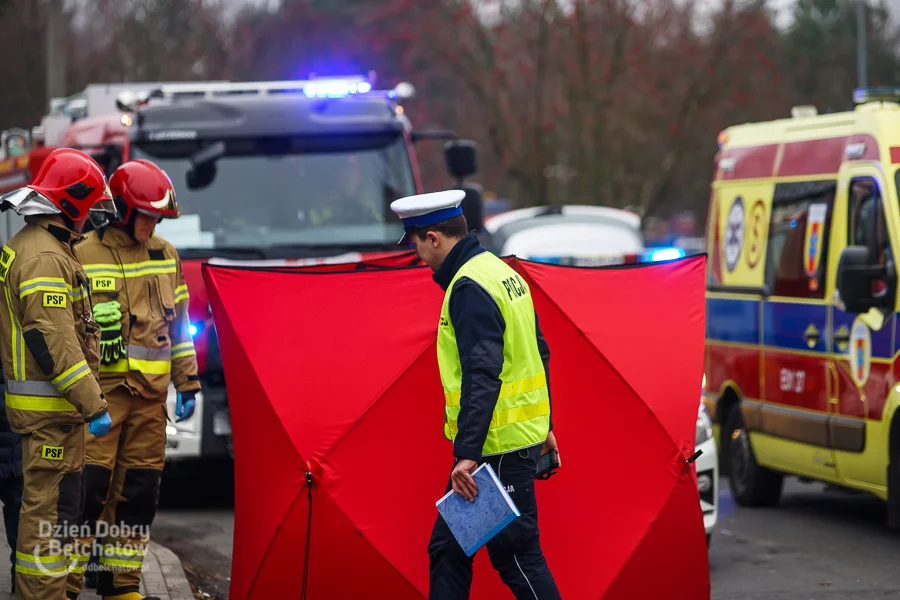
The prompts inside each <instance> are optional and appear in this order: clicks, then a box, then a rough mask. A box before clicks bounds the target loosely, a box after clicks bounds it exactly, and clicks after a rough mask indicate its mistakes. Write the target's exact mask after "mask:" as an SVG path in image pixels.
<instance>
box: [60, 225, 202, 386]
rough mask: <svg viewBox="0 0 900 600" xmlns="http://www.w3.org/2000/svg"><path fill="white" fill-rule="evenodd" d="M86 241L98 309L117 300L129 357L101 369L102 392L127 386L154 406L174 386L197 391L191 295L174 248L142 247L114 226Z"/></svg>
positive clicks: (155, 241)
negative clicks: (150, 400) (170, 384)
mask: <svg viewBox="0 0 900 600" xmlns="http://www.w3.org/2000/svg"><path fill="white" fill-rule="evenodd" d="M85 238H86V239H85V240H84V242H82V243H81V244H79V245H78V247H77V248H76V255H77V256H78V259H79V260H80V261H81V263H82V264H83V265H84V270H85V273H86V274H87V277H88V281H89V286H90V291H91V296H92V298H93V302H94V305H95V306H96V305H97V304H99V303H101V302H110V301H112V300H115V301H117V302H118V303H119V305H120V309H119V310H120V311H121V312H122V339H123V340H124V343H125V350H126V357H125V358H122V359H121V360H119V361H118V362H117V363H113V364H110V365H100V384H101V386H102V387H103V390H104V391H107V392H108V391H110V390H112V389H114V388H116V387H118V386H124V387H125V388H127V389H129V390H132V391H133V392H135V393H137V394H139V395H141V396H144V397H145V398H148V399H152V400H164V399H165V396H166V391H167V390H168V387H169V382H170V381H171V382H172V383H173V384H174V385H175V389H176V390H178V391H180V392H183V391H189V390H193V391H196V390H199V389H200V382H199V380H198V378H197V357H196V353H195V352H194V343H193V340H192V339H191V334H190V320H189V317H188V291H187V286H186V285H185V283H184V277H183V275H182V273H181V261H180V260H179V258H178V252H177V251H176V250H175V247H174V246H172V244H170V243H169V242H167V241H166V240H164V239H162V238H160V237H158V236H156V235H154V236H152V237H151V238H150V239H149V240H148V241H147V242H146V243H144V244H140V243H138V242H136V241H135V240H134V239H132V238H131V236H130V235H128V233H127V232H125V231H124V230H123V229H121V228H119V227H116V226H112V225H110V226H108V227H105V228H104V229H102V230H101V231H99V232H98V231H92V232H90V233H88V234H87V235H86V236H85Z"/></svg>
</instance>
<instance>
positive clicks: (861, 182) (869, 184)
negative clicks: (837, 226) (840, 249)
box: [847, 177, 891, 265]
mask: <svg viewBox="0 0 900 600" xmlns="http://www.w3.org/2000/svg"><path fill="white" fill-rule="evenodd" d="M848 201H849V211H848V215H849V218H848V219H847V228H848V231H847V244H848V245H850V246H866V247H867V248H869V250H870V252H871V257H872V262H873V263H875V264H881V265H884V264H887V261H888V259H889V258H890V252H891V243H890V240H889V239H888V231H887V220H886V219H885V217H884V206H883V205H882V202H881V191H880V188H879V186H878V182H877V181H875V180H874V179H872V178H871V177H862V178H859V179H854V180H853V181H851V182H850V192H849V194H848Z"/></svg>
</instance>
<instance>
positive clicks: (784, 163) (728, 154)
mask: <svg viewBox="0 0 900 600" xmlns="http://www.w3.org/2000/svg"><path fill="white" fill-rule="evenodd" d="M850 144H865V149H864V151H863V154H862V156H860V157H859V158H856V159H854V160H876V161H877V160H879V158H880V152H879V150H878V142H877V140H876V139H875V137H874V136H871V135H869V134H858V135H851V136H841V137H834V138H826V139H822V140H809V141H805V142H790V143H787V144H767V145H762V146H746V147H743V148H725V149H723V151H722V153H721V157H720V158H719V161H718V169H717V173H716V179H717V180H719V181H730V180H735V179H760V178H765V177H774V176H777V177H802V176H807V175H836V174H837V172H838V171H839V170H840V168H841V164H842V163H843V162H844V160H847V159H846V149H847V146H848V145H850ZM782 145H783V146H784V149H783V151H782V153H781V159H780V160H778V161H777V164H776V160H777V158H778V148H779V146H782ZM726 159H727V160H728V161H731V160H734V166H733V168H731V169H730V170H728V171H726V170H725V169H723V168H722V163H723V161H725V160H726ZM726 164H727V162H726Z"/></svg>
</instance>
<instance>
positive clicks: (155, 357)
mask: <svg viewBox="0 0 900 600" xmlns="http://www.w3.org/2000/svg"><path fill="white" fill-rule="evenodd" d="M109 186H110V190H111V191H112V195H113V199H114V201H115V204H116V208H117V210H118V218H117V219H116V220H114V221H113V222H112V223H110V225H109V226H108V227H104V228H102V229H98V230H96V231H92V232H90V233H89V234H87V236H86V239H85V241H84V242H83V243H82V244H79V246H78V248H77V250H76V255H77V256H78V259H79V260H80V261H81V262H82V264H83V265H84V269H85V272H86V273H87V276H88V279H89V282H90V290H91V295H92V298H93V301H94V315H95V318H96V319H97V322H98V323H99V324H100V328H101V330H100V332H101V342H100V349H101V362H100V384H101V387H102V389H103V392H104V393H105V394H106V397H107V401H108V402H109V412H110V413H111V414H112V417H113V422H114V426H113V428H112V430H111V431H110V433H109V435H107V436H106V437H104V438H103V439H99V440H92V441H90V442H88V443H87V444H86V447H85V462H86V466H85V469H84V473H85V487H86V489H87V494H86V502H85V521H86V525H87V526H88V527H90V528H92V529H91V531H89V532H88V531H86V532H85V533H86V534H88V535H86V536H85V537H83V538H81V539H80V540H79V541H80V542H81V545H82V548H83V549H84V551H83V552H81V555H80V557H79V558H80V560H82V561H87V560H88V559H89V558H90V556H89V554H90V553H89V552H88V550H89V549H90V547H91V542H92V541H93V538H94V535H98V534H99V535H100V536H104V534H106V535H105V539H104V540H103V542H102V544H101V548H102V555H101V556H100V561H99V562H100V566H101V569H100V572H99V574H98V580H97V592H98V593H99V594H100V595H101V596H102V597H103V598H104V600H153V599H154V598H155V597H147V598H145V597H144V596H142V595H141V594H140V583H141V568H142V566H143V559H144V555H145V554H146V550H147V544H148V543H149V533H150V526H151V524H152V522H153V520H154V517H155V514H156V508H157V500H158V496H159V485H160V477H161V475H162V470H163V467H164V465H165V452H166V411H165V402H166V397H167V394H168V389H169V382H170V381H171V382H172V383H173V384H174V386H175V389H176V391H177V393H178V400H177V403H176V420H178V421H181V420H184V419H186V418H189V417H190V416H191V415H192V413H193V411H194V404H195V400H194V395H195V393H196V391H197V390H199V389H200V381H199V378H198V376H197V358H196V353H195V351H194V343H193V341H192V339H191V334H190V322H189V319H188V310H187V308H188V290H187V285H185V283H184V277H183V276H182V272H181V262H180V261H179V258H178V253H177V251H176V250H175V248H174V247H173V246H172V244H170V243H169V242H167V241H166V240H164V239H162V238H161V237H159V236H157V235H154V230H155V228H156V225H157V223H159V222H160V220H162V219H174V218H177V217H178V204H177V203H176V200H175V188H174V187H173V186H172V181H171V180H170V179H169V177H168V175H166V173H165V171H163V170H162V169H160V168H159V167H158V166H156V165H155V164H153V163H152V162H149V161H145V160H133V161H129V162H126V163H124V164H123V165H122V166H120V167H119V168H118V169H116V171H115V172H114V173H113V174H112V176H111V177H110V180H109ZM104 511H105V512H104ZM101 517H103V519H101ZM107 519H109V520H111V522H108V521H107ZM98 522H101V523H105V524H106V525H108V526H109V527H108V531H106V532H104V531H102V530H98V529H97V528H96V525H97V523H98ZM86 529H87V528H86ZM83 564H84V563H82V565H83ZM79 571H80V572H79ZM82 574H83V569H80V570H75V569H73V570H72V572H71V574H70V575H69V583H68V590H69V597H70V598H77V597H78V594H79V593H80V592H81V589H82ZM155 600H158V598H156V599H155Z"/></svg>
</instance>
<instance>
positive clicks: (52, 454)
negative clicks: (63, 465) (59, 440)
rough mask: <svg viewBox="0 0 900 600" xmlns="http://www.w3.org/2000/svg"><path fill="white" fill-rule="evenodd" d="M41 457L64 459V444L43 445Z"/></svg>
mask: <svg viewBox="0 0 900 600" xmlns="http://www.w3.org/2000/svg"><path fill="white" fill-rule="evenodd" d="M41 458H46V459H47V460H62V459H63V447H62V446H41Z"/></svg>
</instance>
